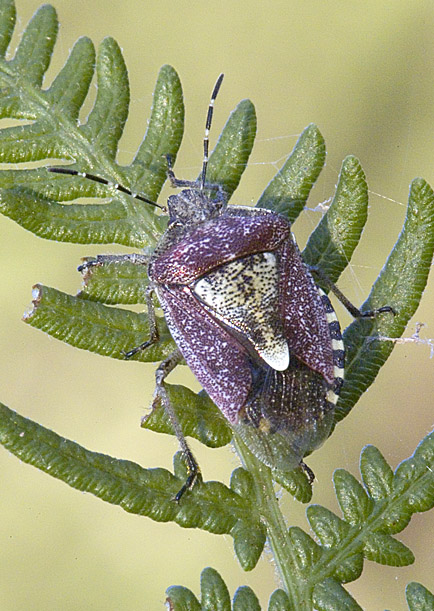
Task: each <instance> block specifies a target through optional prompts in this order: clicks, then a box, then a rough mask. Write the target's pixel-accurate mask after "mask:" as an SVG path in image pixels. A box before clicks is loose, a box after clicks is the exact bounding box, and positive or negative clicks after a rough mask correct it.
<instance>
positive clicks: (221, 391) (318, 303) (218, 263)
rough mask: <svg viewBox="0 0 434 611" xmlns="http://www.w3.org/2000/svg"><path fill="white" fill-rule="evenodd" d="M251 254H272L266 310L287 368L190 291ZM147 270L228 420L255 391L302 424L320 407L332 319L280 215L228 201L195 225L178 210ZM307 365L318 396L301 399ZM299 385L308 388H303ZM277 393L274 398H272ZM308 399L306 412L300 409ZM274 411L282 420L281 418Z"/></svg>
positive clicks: (181, 342) (330, 368)
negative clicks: (273, 272)
mask: <svg viewBox="0 0 434 611" xmlns="http://www.w3.org/2000/svg"><path fill="white" fill-rule="evenodd" d="M175 197H178V196H175ZM169 203H170V202H169ZM256 253H272V255H273V256H274V257H275V259H274V258H272V260H273V261H274V260H275V261H276V269H277V271H278V283H277V288H276V290H277V292H278V296H277V301H276V304H277V307H276V308H275V309H274V313H273V316H275V317H276V318H277V319H278V324H280V325H281V328H282V334H283V337H284V339H285V340H286V342H287V344H288V347H289V354H290V359H291V367H290V368H288V369H287V370H286V371H274V370H273V368H271V367H270V366H269V365H268V364H267V363H266V362H265V361H264V360H263V359H262V358H261V355H260V354H259V353H258V351H257V350H256V349H255V346H254V345H252V343H251V342H250V341H249V340H248V339H247V338H246V334H245V333H243V332H242V331H240V328H238V327H236V326H234V327H232V325H231V322H230V321H228V320H225V319H222V318H221V317H220V318H219V316H218V315H216V314H215V313H214V312H213V310H212V308H210V307H207V306H206V305H204V303H203V302H202V301H201V299H200V298H198V295H197V290H195V287H196V286H197V282H198V281H199V280H200V279H202V278H205V279H207V277H208V276H209V275H210V273H211V272H213V270H218V269H223V266H224V265H226V264H228V263H230V262H234V261H239V262H240V264H241V265H242V264H243V261H244V260H245V261H246V262H247V261H248V260H249V261H250V260H251V259H250V258H251V257H252V255H255V254H256ZM267 256H270V255H267ZM149 277H150V280H151V282H152V283H153V284H154V286H155V289H156V291H157V294H158V298H159V300H160V303H161V306H162V308H163V310H164V313H165V316H166V320H167V324H168V326H169V329H170V332H171V334H172V336H173V338H174V340H175V342H176V343H177V345H178V347H179V348H180V350H181V352H182V355H183V356H184V358H185V360H186V362H187V364H188V365H189V366H190V368H191V369H192V370H193V372H194V374H195V375H196V377H197V379H198V380H199V382H200V383H201V385H202V386H203V388H204V389H205V390H206V391H207V393H208V394H209V395H210V397H211V398H212V399H213V401H214V402H215V403H216V405H217V406H218V407H219V408H220V410H221V411H222V412H223V414H224V415H225V416H226V418H227V419H228V420H229V422H231V423H232V424H237V423H238V421H239V417H240V413H245V409H246V408H248V406H249V405H250V406H251V405H253V404H255V402H257V401H258V400H259V401H261V397H262V398H263V399H262V402H263V401H265V400H267V402H268V404H270V403H271V408H270V409H271V410H274V412H273V414H274V416H276V414H278V413H279V410H281V412H282V413H283V414H286V420H285V424H284V427H288V426H289V427H292V428H293V429H294V430H295V429H297V428H298V429H302V428H303V426H305V425H306V422H307V420H309V421H312V422H313V421H315V420H317V419H318V418H320V417H321V415H322V413H323V412H324V410H325V409H326V408H325V403H326V402H325V395H326V392H327V390H328V389H330V388H332V386H333V382H334V357H333V350H332V340H331V335H330V329H329V323H328V320H327V316H326V312H325V308H324V304H323V302H322V300H321V296H320V294H319V292H318V289H317V287H316V285H315V282H314V280H313V278H312V276H311V274H310V273H309V271H308V270H307V268H306V266H305V264H304V263H303V261H302V259H301V256H300V253H299V250H298V248H297V246H296V244H295V242H294V239H293V236H292V234H291V228H290V224H289V223H288V222H287V221H286V220H285V219H284V218H283V217H281V216H280V215H278V214H274V213H272V212H269V211H267V210H262V209H254V208H245V207H238V206H229V207H227V208H225V209H224V210H223V211H222V212H220V213H218V214H212V215H210V218H208V219H205V220H203V221H201V222H197V223H193V224H191V223H185V224H183V223H182V222H181V223H180V222H179V219H177V218H176V219H174V220H172V223H169V227H168V230H167V231H166V234H165V236H164V237H163V239H162V241H161V242H160V245H159V246H158V248H157V250H156V251H155V253H154V255H153V257H152V259H151V262H150V265H149ZM246 290H248V287H247V288H246ZM224 298H225V296H224V295H223V296H222V300H223V305H224ZM294 363H295V364H296V370H297V373H296V374H294ZM299 371H302V373H300V375H299ZM310 372H313V375H314V376H316V377H315V385H316V388H317V391H318V392H317V394H318V396H314V397H312V400H311V401H307V402H306V401H305V402H304V403H303V402H301V403H300V399H299V394H300V393H303V388H302V386H303V382H302V380H304V377H300V376H306V375H310ZM273 388H274V391H272V395H273V396H271V397H270V389H273ZM306 391H307V395H309V392H310V390H309V388H306ZM258 397H259V399H258ZM276 400H277V402H278V403H280V406H279V405H273V404H274V403H276ZM315 402H316V403H317V405H314V403H315ZM311 403H312V410H311V413H309V414H307V411H308V406H309V405H310V404H311ZM300 405H302V407H299V406H300ZM259 409H262V408H259ZM267 409H268V408H264V409H262V411H263V412H264V413H265V412H266V411H267ZM291 410H292V412H295V413H292V414H291ZM253 420H254V418H253ZM274 420H276V422H277V428H279V422H278V420H279V418H277V419H276V418H274ZM289 422H291V423H292V424H288V423H289ZM301 454H302V452H301ZM301 457H302V456H301ZM301 457H299V458H300V459H301Z"/></svg>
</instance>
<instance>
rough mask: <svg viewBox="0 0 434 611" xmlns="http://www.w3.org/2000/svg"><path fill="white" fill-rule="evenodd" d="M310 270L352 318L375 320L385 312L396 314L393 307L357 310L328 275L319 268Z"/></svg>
mask: <svg viewBox="0 0 434 611" xmlns="http://www.w3.org/2000/svg"><path fill="white" fill-rule="evenodd" d="M309 269H310V271H311V272H312V273H313V274H314V275H315V276H317V277H318V278H319V279H320V280H321V281H322V283H323V285H324V286H326V287H327V288H328V289H329V290H330V291H331V292H332V293H333V294H334V295H336V297H337V298H338V299H339V301H340V302H341V303H342V305H344V306H345V307H346V309H347V310H348V312H349V313H350V314H351V315H352V316H354V318H374V317H375V316H378V314H383V313H384V312H389V313H390V314H393V315H395V314H396V312H395V310H394V309H393V308H392V307H391V306H382V307H381V308H377V309H375V310H367V311H366V312H362V311H361V310H359V308H356V306H355V305H353V304H352V303H351V301H350V300H349V299H347V298H346V297H345V295H344V294H343V293H342V291H340V290H339V289H338V287H337V286H336V284H334V283H333V282H332V281H331V280H330V278H329V277H328V276H327V274H325V273H324V272H323V271H321V270H320V269H319V268H317V267H310V268H309Z"/></svg>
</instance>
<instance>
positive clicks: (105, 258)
mask: <svg viewBox="0 0 434 611" xmlns="http://www.w3.org/2000/svg"><path fill="white" fill-rule="evenodd" d="M124 261H128V262H129V263H132V264H133V265H147V264H148V262H149V257H148V256H146V255H142V254H139V253H132V254H129V255H97V256H96V257H95V258H89V259H87V258H84V259H83V263H82V264H81V265H80V266H79V267H78V268H77V269H78V271H79V272H86V271H87V270H88V269H91V268H92V267H101V266H102V265H110V263H123V262H124Z"/></svg>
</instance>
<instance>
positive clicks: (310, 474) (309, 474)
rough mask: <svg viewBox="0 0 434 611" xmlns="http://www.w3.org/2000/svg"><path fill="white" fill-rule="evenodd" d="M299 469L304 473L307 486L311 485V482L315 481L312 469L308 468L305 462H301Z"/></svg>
mask: <svg viewBox="0 0 434 611" xmlns="http://www.w3.org/2000/svg"><path fill="white" fill-rule="evenodd" d="M300 467H301V468H302V469H303V471H304V472H305V473H306V475H307V478H308V480H309V484H313V482H314V481H315V473H314V472H313V471H312V469H311V468H310V467H309V465H307V464H306V463H305V462H303V461H301V463H300Z"/></svg>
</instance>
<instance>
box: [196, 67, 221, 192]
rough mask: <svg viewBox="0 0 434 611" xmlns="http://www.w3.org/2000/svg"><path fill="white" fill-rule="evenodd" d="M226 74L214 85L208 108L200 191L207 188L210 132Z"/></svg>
mask: <svg viewBox="0 0 434 611" xmlns="http://www.w3.org/2000/svg"><path fill="white" fill-rule="evenodd" d="M223 77H224V74H220V76H219V77H218V79H217V82H216V84H215V85H214V90H213V92H212V95H211V100H210V103H209V106H208V114H207V116H206V124H205V137H204V139H203V165H202V178H201V181H200V190H201V191H203V190H204V187H205V181H206V169H207V167H208V148H209V130H210V128H211V123H212V115H213V112H214V102H215V99H216V97H217V94H218V92H219V89H220V86H221V84H222V81H223Z"/></svg>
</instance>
